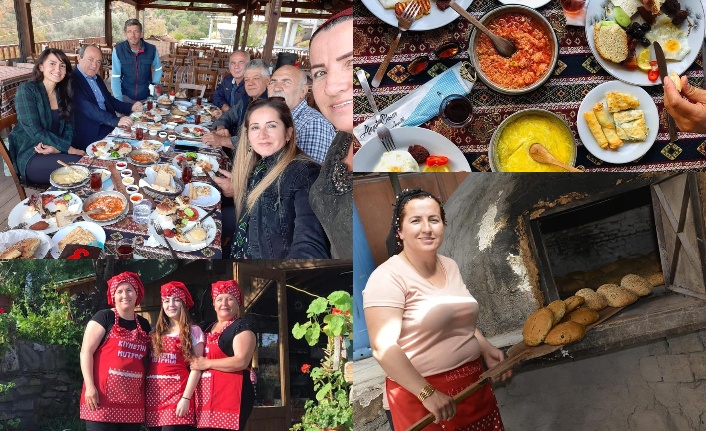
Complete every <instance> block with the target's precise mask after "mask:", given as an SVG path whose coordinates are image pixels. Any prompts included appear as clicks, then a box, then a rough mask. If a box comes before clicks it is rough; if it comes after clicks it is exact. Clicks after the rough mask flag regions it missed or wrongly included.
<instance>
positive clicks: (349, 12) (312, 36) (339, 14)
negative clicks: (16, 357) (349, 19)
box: [309, 7, 353, 46]
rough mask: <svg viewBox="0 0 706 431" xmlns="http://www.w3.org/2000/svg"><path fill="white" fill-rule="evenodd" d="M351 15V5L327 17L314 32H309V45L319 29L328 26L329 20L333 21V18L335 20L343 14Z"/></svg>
mask: <svg viewBox="0 0 706 431" xmlns="http://www.w3.org/2000/svg"><path fill="white" fill-rule="evenodd" d="M351 15H353V8H352V7H349V8H348V9H345V10H342V11H340V12H339V13H337V14H336V15H334V16H332V17H331V18H329V19H327V20H326V22H325V23H323V24H321V25H320V26H319V28H317V29H316V30H315V31H314V33H312V34H311V37H310V38H309V46H311V41H312V40H314V36H316V34H317V33H318V32H319V31H321V30H323V29H326V28H329V24H331V22H333V21H335V20H337V19H338V18H341V17H343V16H351Z"/></svg>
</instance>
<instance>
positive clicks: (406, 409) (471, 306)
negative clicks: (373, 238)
mask: <svg viewBox="0 0 706 431" xmlns="http://www.w3.org/2000/svg"><path fill="white" fill-rule="evenodd" d="M445 224H446V220H445V214H444V210H443V208H442V206H441V202H440V201H439V200H438V199H437V198H436V197H434V196H433V195H431V194H430V193H428V192H425V191H423V190H420V189H414V190H404V191H403V192H402V193H401V194H400V195H399V196H398V197H397V200H396V203H395V209H394V214H393V218H392V227H391V231H390V236H388V239H392V240H393V241H394V243H393V244H392V247H390V246H389V244H388V250H390V249H392V250H390V252H391V255H392V257H390V258H389V259H388V260H387V261H386V262H384V263H383V264H382V265H380V266H379V267H378V268H377V269H376V270H375V271H374V272H373V273H372V275H371V276H370V278H369V280H368V283H367V285H366V286H365V290H364V291H363V298H364V308H365V319H366V323H367V327H368V332H369V335H370V342H371V346H372V349H373V356H374V357H375V359H377V361H378V362H379V363H380V365H381V366H382V368H383V370H385V372H386V373H387V376H388V378H387V379H386V395H387V400H388V402H389V407H390V412H391V414H392V422H393V424H394V429H395V430H398V431H399V430H403V431H404V430H407V429H408V428H409V427H410V426H411V425H413V424H414V423H415V422H417V421H418V420H420V419H421V418H423V417H424V416H425V415H426V414H427V413H428V412H431V413H432V414H433V415H434V417H435V420H434V424H432V425H430V426H429V427H427V428H425V429H426V430H444V431H448V430H474V431H475V430H480V431H482V430H502V429H504V428H503V424H502V420H501V419H500V411H499V409H498V406H497V402H496V400H495V395H494V394H493V392H492V389H491V388H490V385H485V386H483V387H482V388H481V389H480V390H478V391H476V392H475V393H474V394H473V395H472V396H470V397H469V398H467V399H466V400H464V401H462V402H460V403H459V404H458V405H456V403H455V401H454V400H453V398H451V397H452V396H453V395H455V394H457V393H459V392H461V391H462V390H463V389H465V388H466V387H468V386H470V385H471V384H472V383H474V382H476V381H477V380H478V378H479V376H480V374H481V373H482V372H483V362H485V364H486V366H487V367H489V368H490V367H493V366H495V365H496V364H498V363H499V362H501V361H502V360H503V359H504V356H505V355H504V353H503V352H502V351H501V350H499V349H497V348H495V347H494V346H492V345H491V344H490V343H489V342H488V340H487V339H486V338H485V337H484V336H483V334H482V333H481V331H480V330H479V329H478V328H477V327H476V323H477V319H478V310H479V308H478V302H477V301H476V300H475V299H474V298H473V296H472V295H471V294H470V293H469V291H468V289H467V288H466V285H465V284H464V282H463V279H462V278H461V273H460V271H459V269H458V265H456V262H454V260H453V259H450V258H448V257H445V256H441V255H439V254H437V250H438V249H439V247H440V246H441V243H442V242H443V235H444V226H445ZM510 376H511V372H510V371H508V372H506V373H505V374H503V375H502V377H501V379H502V380H503V381H504V380H505V379H507V378H508V377H510Z"/></svg>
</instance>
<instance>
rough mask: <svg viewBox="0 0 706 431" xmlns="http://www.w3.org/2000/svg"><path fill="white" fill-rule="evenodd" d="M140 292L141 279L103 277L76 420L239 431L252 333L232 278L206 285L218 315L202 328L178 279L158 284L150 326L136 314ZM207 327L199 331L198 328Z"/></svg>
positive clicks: (248, 402) (249, 391)
mask: <svg viewBox="0 0 706 431" xmlns="http://www.w3.org/2000/svg"><path fill="white" fill-rule="evenodd" d="M144 295H145V288H144V286H143V284H142V281H141V280H140V277H139V276H138V275H137V274H135V273H133V272H123V273H120V274H118V275H116V276H114V277H112V278H111V279H109V280H108V290H107V298H108V304H109V305H110V306H111V307H112V308H110V309H105V310H101V311H99V312H97V313H96V314H95V315H94V316H93V317H92V318H91V320H90V321H89V322H88V325H87V326H86V330H85V332H84V336H83V343H82V345H81V354H80V358H81V373H82V374H83V390H82V391H81V399H80V417H81V419H83V420H84V421H85V423H86V430H87V431H105V430H113V431H139V430H140V429H141V426H142V424H145V425H147V426H148V427H149V428H150V429H151V430H153V431H154V430H162V431H180V430H183V431H186V430H189V429H193V427H197V428H199V429H220V430H223V429H225V430H243V429H245V423H246V422H247V419H248V416H249V415H250V412H251V411H252V408H253V405H254V401H255V393H254V390H253V382H252V380H251V371H252V370H251V369H250V364H251V360H252V356H253V353H254V351H255V348H256V340H255V334H254V333H253V332H252V331H251V330H250V326H249V324H248V321H247V320H245V319H243V318H242V317H241V316H240V307H242V305H243V295H242V292H241V290H240V288H239V286H238V284H237V283H236V282H235V281H234V280H226V281H217V282H215V283H213V284H212V285H211V298H212V300H213V306H214V309H215V311H216V318H217V320H216V321H215V322H213V323H212V324H210V325H209V326H207V327H205V330H202V329H201V328H200V327H199V326H197V325H194V324H193V323H192V320H191V317H190V315H189V311H188V310H189V308H191V307H192V306H193V305H194V301H193V299H192V297H191V293H190V292H189V289H188V288H187V287H186V286H185V285H184V284H183V283H181V282H179V281H171V282H168V283H166V284H163V285H162V286H161V288H160V296H161V299H162V306H161V309H160V311H159V316H158V317H157V321H156V322H155V325H154V328H151V327H150V323H149V322H148V321H147V320H146V319H145V318H143V317H142V316H139V315H137V314H136V313H135V307H136V306H138V305H139V304H140V302H141V301H142V299H143V297H144ZM204 331H205V332H204Z"/></svg>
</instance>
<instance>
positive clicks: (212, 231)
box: [147, 205, 217, 251]
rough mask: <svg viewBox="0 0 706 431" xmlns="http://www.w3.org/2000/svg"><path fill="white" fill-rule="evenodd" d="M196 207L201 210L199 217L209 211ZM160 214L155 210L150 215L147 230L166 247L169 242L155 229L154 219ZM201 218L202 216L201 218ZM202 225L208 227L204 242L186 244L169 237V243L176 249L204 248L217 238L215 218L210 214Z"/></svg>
mask: <svg viewBox="0 0 706 431" xmlns="http://www.w3.org/2000/svg"><path fill="white" fill-rule="evenodd" d="M193 207H194V208H196V210H197V211H198V212H199V217H203V216H204V215H205V214H206V213H207V212H208V211H207V210H205V209H203V208H200V207H198V206H195V205H194V206H193ZM157 216H158V214H157V211H153V212H152V214H151V215H150V221H149V223H147V232H148V233H149V234H150V235H151V236H153V237H154V238H156V239H157V242H159V243H160V244H161V245H162V246H164V247H166V246H167V243H166V240H165V238H164V237H163V236H162V235H158V234H157V231H156V230H155V229H154V225H153V223H154V219H155V218H156V217H157ZM199 219H200V218H199ZM193 223H196V222H193ZM191 224H192V223H191V222H190V223H189V224H187V226H186V227H187V228H189V227H190V225H191ZM201 227H203V228H204V229H206V232H207V234H206V240H205V241H204V242H201V243H198V244H184V243H181V242H179V241H177V240H175V239H174V238H169V244H171V246H172V248H174V250H176V251H197V250H201V249H203V248H206V247H207V246H208V245H209V244H211V243H212V242H213V240H214V239H216V231H217V228H216V222H215V221H214V220H213V217H212V216H209V217H208V218H207V219H206V220H204V221H202V222H201Z"/></svg>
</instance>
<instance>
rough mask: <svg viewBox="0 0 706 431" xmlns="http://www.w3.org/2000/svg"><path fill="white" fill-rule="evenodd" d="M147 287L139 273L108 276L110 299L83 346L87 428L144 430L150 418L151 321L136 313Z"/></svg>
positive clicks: (95, 318)
mask: <svg viewBox="0 0 706 431" xmlns="http://www.w3.org/2000/svg"><path fill="white" fill-rule="evenodd" d="M144 293H145V289H144V286H143V285H142V281H141V280H140V277H139V276H138V275H137V274H135V273H134V272H123V273H121V274H118V275H116V276H115V277H113V278H111V279H110V280H108V292H107V294H108V304H109V305H111V306H113V307H115V308H112V309H109V310H101V311H99V312H98V313H96V314H95V315H94V316H93V318H92V319H91V321H90V322H88V325H87V326H86V332H85V333H84V335H83V344H82V345H81V373H82V374H83V390H82V391H81V403H80V416H81V419H83V420H85V421H86V430H87V431H139V429H140V426H141V424H142V423H143V422H144V421H145V400H144V392H145V357H146V355H147V347H148V344H149V335H148V334H149V332H150V324H149V322H147V320H145V319H144V318H143V317H141V316H138V315H137V314H135V306H137V305H139V304H140V302H141V301H142V297H143V296H144Z"/></svg>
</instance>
